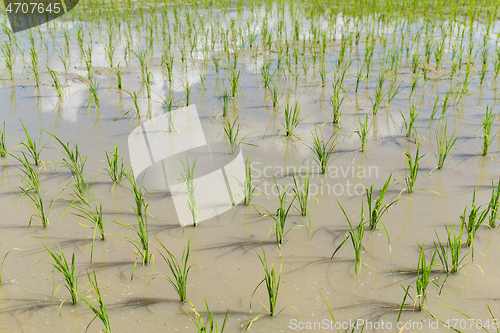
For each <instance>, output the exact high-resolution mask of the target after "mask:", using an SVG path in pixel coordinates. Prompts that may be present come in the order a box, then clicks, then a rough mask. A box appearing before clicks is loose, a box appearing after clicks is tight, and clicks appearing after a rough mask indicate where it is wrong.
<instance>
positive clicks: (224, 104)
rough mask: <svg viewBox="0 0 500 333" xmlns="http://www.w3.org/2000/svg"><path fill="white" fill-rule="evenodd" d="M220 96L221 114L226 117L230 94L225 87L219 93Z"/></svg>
mask: <svg viewBox="0 0 500 333" xmlns="http://www.w3.org/2000/svg"><path fill="white" fill-rule="evenodd" d="M220 98H221V100H222V116H223V117H227V111H228V108H229V99H230V98H231V96H230V95H229V92H228V90H227V88H225V89H224V90H223V91H222V93H221V94H220Z"/></svg>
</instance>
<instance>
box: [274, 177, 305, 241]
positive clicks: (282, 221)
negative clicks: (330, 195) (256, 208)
mask: <svg viewBox="0 0 500 333" xmlns="http://www.w3.org/2000/svg"><path fill="white" fill-rule="evenodd" d="M273 182H274V186H275V188H276V192H277V193H278V200H279V207H278V209H277V210H276V215H274V214H272V213H271V212H269V211H267V213H268V215H269V216H270V217H271V218H272V219H273V221H274V227H272V228H271V230H270V231H269V234H270V233H271V232H273V231H274V236H275V237H276V243H277V244H278V247H279V248H280V249H281V245H283V242H284V239H285V236H286V235H287V234H288V233H289V232H290V231H292V230H293V229H295V228H298V227H301V225H297V226H295V227H292V228H289V229H288V230H286V220H287V218H288V214H289V213H290V209H291V208H292V207H293V203H294V202H295V200H296V199H297V196H298V195H299V194H298V193H296V194H295V195H294V196H293V198H292V200H291V201H290V202H289V203H288V206H287V194H289V193H288V189H287V188H286V187H285V186H284V185H282V189H281V188H280V187H279V186H278V184H277V183H276V181H275V180H274V179H273ZM269 234H268V236H269Z"/></svg>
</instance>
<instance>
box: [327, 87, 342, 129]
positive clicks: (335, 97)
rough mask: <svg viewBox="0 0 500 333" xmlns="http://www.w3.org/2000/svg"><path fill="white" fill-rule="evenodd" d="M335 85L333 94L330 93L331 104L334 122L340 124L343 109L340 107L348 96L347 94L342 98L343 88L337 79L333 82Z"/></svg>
mask: <svg viewBox="0 0 500 333" xmlns="http://www.w3.org/2000/svg"><path fill="white" fill-rule="evenodd" d="M332 87H333V94H330V105H331V106H332V109H333V123H334V124H338V123H339V121H340V117H341V116H342V111H341V110H340V107H341V106H342V103H343V102H344V99H345V98H346V97H345V95H344V96H343V97H342V98H340V96H339V94H340V89H342V87H341V85H340V84H339V82H338V81H337V82H336V83H332Z"/></svg>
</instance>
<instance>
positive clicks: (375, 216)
mask: <svg viewBox="0 0 500 333" xmlns="http://www.w3.org/2000/svg"><path fill="white" fill-rule="evenodd" d="M391 178H392V174H391V175H389V178H387V180H386V181H385V183H384V186H382V188H381V189H380V191H379V194H378V197H375V195H374V194H373V185H371V186H370V187H369V188H367V189H366V201H367V202H368V226H369V227H370V229H371V230H376V229H377V226H378V223H379V222H380V224H382V227H383V228H384V231H385V235H386V237H387V242H388V244H389V250H390V248H391V242H390V239H389V233H388V232H387V229H386V227H385V224H384V223H383V222H382V220H381V219H382V216H383V215H384V214H385V213H386V212H387V211H388V210H389V208H390V207H391V206H392V205H394V204H396V203H397V202H398V201H399V197H398V198H396V199H395V200H393V201H391V202H390V203H389V204H386V203H384V197H385V195H386V193H387V190H388V188H389V185H391V184H392V183H393V182H394V180H393V179H391Z"/></svg>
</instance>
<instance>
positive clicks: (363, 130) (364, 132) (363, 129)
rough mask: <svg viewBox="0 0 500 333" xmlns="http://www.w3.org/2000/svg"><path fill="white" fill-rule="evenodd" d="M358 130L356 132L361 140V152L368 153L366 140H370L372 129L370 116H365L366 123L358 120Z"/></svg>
mask: <svg viewBox="0 0 500 333" xmlns="http://www.w3.org/2000/svg"><path fill="white" fill-rule="evenodd" d="M358 125H359V127H358V129H357V130H355V131H354V133H356V134H357V135H358V137H359V139H360V140H361V149H360V151H362V152H364V151H366V140H367V139H368V133H369V132H370V129H369V128H368V115H366V116H365V121H364V122H362V121H361V119H358Z"/></svg>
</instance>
